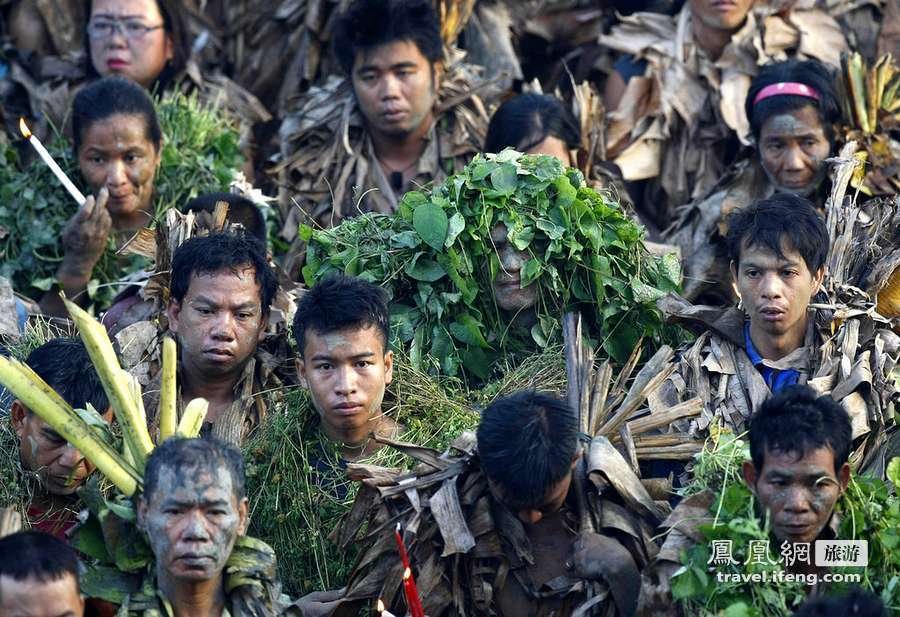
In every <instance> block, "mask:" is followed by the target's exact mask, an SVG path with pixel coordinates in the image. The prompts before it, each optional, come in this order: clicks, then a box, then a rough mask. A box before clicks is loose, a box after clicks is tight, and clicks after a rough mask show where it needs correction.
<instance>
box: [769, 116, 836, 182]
mask: <svg viewBox="0 0 900 617" xmlns="http://www.w3.org/2000/svg"><path fill="white" fill-rule="evenodd" d="M830 154H831V144H830V143H829V142H828V138H827V137H826V136H825V129H824V127H823V126H822V121H821V120H820V119H819V114H818V113H817V112H816V110H815V109H814V108H813V107H812V106H811V105H807V106H806V107H803V108H801V109H798V110H796V111H792V112H789V113H785V114H778V115H777V116H772V117H771V118H769V119H768V120H766V121H765V122H764V123H763V125H762V127H761V128H760V131H759V158H760V162H761V163H762V167H763V169H764V170H765V172H766V176H768V178H769V181H770V182H772V184H773V185H775V188H776V190H779V191H782V192H787V193H794V194H795V195H809V194H811V193H812V192H814V191H815V190H816V188H817V187H818V186H819V184H820V183H821V182H822V180H823V179H824V178H825V172H826V170H827V167H826V165H825V159H826V158H828V156H829V155H830Z"/></svg>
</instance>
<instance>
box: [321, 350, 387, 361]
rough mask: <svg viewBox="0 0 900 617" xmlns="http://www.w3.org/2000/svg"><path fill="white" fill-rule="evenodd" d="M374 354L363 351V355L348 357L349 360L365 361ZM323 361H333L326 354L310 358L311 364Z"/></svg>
mask: <svg viewBox="0 0 900 617" xmlns="http://www.w3.org/2000/svg"><path fill="white" fill-rule="evenodd" d="M374 357H375V354H374V353H373V352H371V351H365V352H363V353H358V354H354V355H352V356H350V359H351V360H365V359H366V358H374ZM323 360H334V356H330V355H328V354H323V353H318V354H316V355H314V356H313V357H312V362H322V361H323Z"/></svg>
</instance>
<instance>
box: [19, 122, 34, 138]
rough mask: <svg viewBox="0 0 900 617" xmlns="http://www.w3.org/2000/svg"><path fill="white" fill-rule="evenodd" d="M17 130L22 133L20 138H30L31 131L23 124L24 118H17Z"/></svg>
mask: <svg viewBox="0 0 900 617" xmlns="http://www.w3.org/2000/svg"><path fill="white" fill-rule="evenodd" d="M19 130H20V131H22V137H24V138H25V139H30V138H31V129H29V128H28V125H27V124H25V118H19Z"/></svg>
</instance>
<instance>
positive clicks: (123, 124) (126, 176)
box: [78, 114, 160, 228]
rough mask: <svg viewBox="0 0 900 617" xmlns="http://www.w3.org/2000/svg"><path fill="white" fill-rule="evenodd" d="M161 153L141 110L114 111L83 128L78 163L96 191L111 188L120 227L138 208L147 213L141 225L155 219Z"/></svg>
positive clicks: (115, 222) (114, 214)
mask: <svg viewBox="0 0 900 617" xmlns="http://www.w3.org/2000/svg"><path fill="white" fill-rule="evenodd" d="M159 157H160V153H159V151H158V150H157V148H156V144H154V143H153V141H152V140H151V138H150V133H149V130H148V127H147V122H146V121H145V119H144V117H143V116H140V115H138V114H114V115H112V116H110V117H108V118H103V119H102V120H95V121H94V122H92V123H91V124H90V125H89V126H88V127H87V128H85V129H84V130H83V131H82V135H81V146H80V147H79V148H78V167H79V169H81V174H82V175H83V176H84V179H85V180H86V181H87V183H88V184H89V185H90V187H91V190H92V191H93V192H94V193H97V192H98V191H100V189H102V188H103V187H104V186H105V187H106V188H107V189H108V190H109V201H108V202H107V205H106V207H107V209H108V210H109V213H110V216H112V218H113V225H114V226H116V227H117V228H119V227H120V226H121V225H120V222H121V221H123V220H128V219H130V218H134V217H135V216H136V213H138V212H144V213H146V216H145V217H143V218H142V219H141V220H140V221H139V222H140V224H141V225H147V224H149V223H150V221H151V220H152V219H153V217H152V213H153V205H152V203H151V202H152V199H153V186H154V185H153V182H154V180H155V179H156V169H157V166H158V165H159Z"/></svg>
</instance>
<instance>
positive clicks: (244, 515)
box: [237, 497, 250, 536]
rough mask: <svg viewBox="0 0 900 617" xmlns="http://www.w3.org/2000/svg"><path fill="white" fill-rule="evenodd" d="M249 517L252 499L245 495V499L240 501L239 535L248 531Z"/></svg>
mask: <svg viewBox="0 0 900 617" xmlns="http://www.w3.org/2000/svg"><path fill="white" fill-rule="evenodd" d="M249 517H250V500H248V499H247V498H246V497H244V498H243V499H241V501H240V503H238V530H237V535H238V536H243V535H244V534H245V533H247V524H248V523H249V520H248V519H249Z"/></svg>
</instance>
